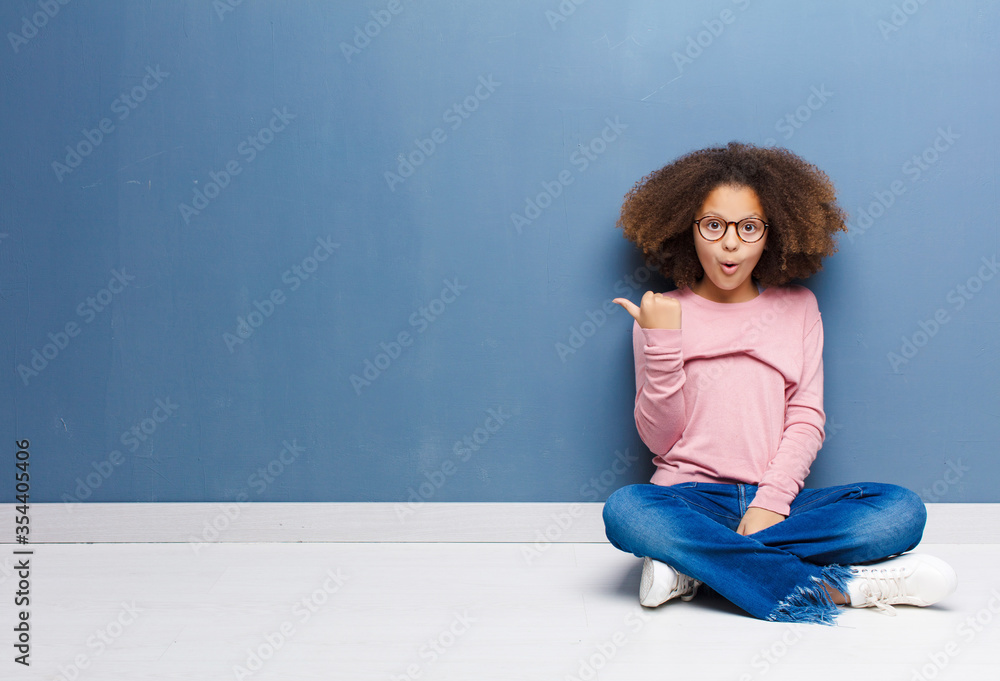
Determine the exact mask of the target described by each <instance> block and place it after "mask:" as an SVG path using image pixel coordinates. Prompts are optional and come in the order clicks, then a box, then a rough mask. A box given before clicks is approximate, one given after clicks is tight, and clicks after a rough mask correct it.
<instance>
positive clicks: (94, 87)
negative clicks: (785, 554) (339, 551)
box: [0, 0, 1000, 506]
mask: <svg viewBox="0 0 1000 681" xmlns="http://www.w3.org/2000/svg"><path fill="white" fill-rule="evenodd" d="M46 8H47V11H46ZM998 25H1000V8H998V5H997V4H996V3H992V2H987V1H986V0H979V1H977V0H962V1H960V2H951V3H947V4H946V3H940V2H929V3H921V2H917V0H908V1H907V2H901V3H900V2H895V3H894V2H887V1H883V2H868V1H864V2H863V1H862V0H851V1H849V2H839V3H827V2H818V1H810V2H798V3H780V4H779V5H778V6H776V5H775V4H774V3H764V2H758V1H757V0H734V1H729V0H716V1H714V2H694V1H686V2H670V3H663V2H653V1H639V0H630V1H628V2H615V3H611V2H598V1H597V0H589V1H588V2H582V3H580V4H574V3H573V2H571V1H570V0H564V1H563V2H562V3H559V2H557V1H556V0H551V1H549V2H499V1H496V2H482V1H480V2H419V3H418V2H411V1H410V0H398V1H397V0H392V1H388V0H387V1H381V0H379V1H376V2H355V3H347V2H313V1H306V0H299V1H295V2H291V1H286V2H280V1H277V0H275V1H270V2H266V1H262V0H256V1H254V2H250V1H249V0H248V1H246V2H242V3H237V2H235V0H216V1H215V2H209V1H208V0H205V1H203V2H194V1H187V2H162V3H155V2H126V1H124V0H114V1H108V2H100V3H86V2H82V1H81V0H75V1H69V2H65V3H63V2H59V1H57V0H51V1H50V2H48V3H46V2H37V1H36V2H20V1H19V2H8V3H4V4H3V6H2V8H0V29H2V30H3V33H4V35H5V41H4V45H2V46H0V54H2V55H3V56H2V57H0V84H2V90H3V96H2V99H0V117H2V121H3V131H4V134H3V135H2V136H0V173H2V177H0V192H2V195H0V234H2V237H0V299H2V300H0V314H2V323H3V328H4V335H3V339H4V342H3V343H2V344H0V352H2V362H3V366H4V367H6V372H7V378H6V379H5V380H4V381H3V383H2V395H0V399H2V412H0V425H2V432H3V433H4V434H5V438H4V447H5V448H7V449H8V450H9V451H11V452H12V453H13V450H14V444H13V443H14V440H15V439H17V440H22V439H27V440H29V441H30V452H31V459H30V461H31V468H30V470H31V473H32V478H31V485H32V486H31V495H32V496H31V498H32V500H33V501H40V502H56V501H222V500H235V499H248V500H253V501H396V502H405V501H407V500H410V501H411V502H412V503H413V505H414V506H415V505H416V503H417V502H419V501H424V500H430V501H471V500H482V501H571V500H580V501H598V500H603V499H604V498H606V496H607V494H608V493H609V492H610V491H611V490H612V489H614V488H617V487H619V486H621V485H624V484H626V483H629V482H644V481H647V480H648V477H649V475H650V474H651V472H652V465H651V463H650V455H649V452H648V450H647V449H646V448H645V447H644V445H643V444H642V442H641V441H640V439H639V437H638V435H637V434H636V430H635V424H634V421H633V417H632V406H633V399H634V376H633V364H632V346H631V328H632V320H631V318H630V317H629V316H628V315H627V314H626V313H625V312H624V310H621V309H620V308H618V307H617V306H611V304H610V302H609V301H610V299H611V298H614V297H617V296H619V295H625V296H627V297H629V298H631V299H632V300H633V301H636V302H638V300H639V298H640V297H641V294H642V293H643V292H644V291H645V290H646V289H647V288H652V289H656V290H666V289H667V288H669V285H668V284H667V283H666V282H664V281H663V280H662V279H661V278H659V277H658V276H653V277H649V276H648V271H647V270H645V269H644V265H643V262H642V259H641V258H640V257H639V255H638V253H637V251H636V249H635V248H634V246H633V245H632V244H631V243H629V242H627V241H626V240H625V239H624V238H623V237H622V234H621V231H620V230H617V229H615V227H614V223H615V220H616V218H617V215H618V210H619V207H620V205H621V200H622V198H623V196H624V194H625V193H626V192H627V191H628V190H629V189H630V188H631V186H632V185H633V184H634V183H635V182H636V180H638V179H639V178H640V177H642V176H643V175H645V174H647V173H648V172H650V171H652V170H654V169H656V168H658V167H660V166H662V165H664V164H665V163H667V162H668V161H670V160H671V159H673V158H675V157H676V156H678V155H679V154H682V153H685V152H687V151H690V150H692V149H696V148H701V147H704V146H707V145H711V144H722V143H725V142H727V141H729V140H732V139H739V140H745V141H750V142H754V143H758V144H778V145H782V146H787V147H789V148H791V149H792V150H794V151H795V152H797V153H799V154H801V155H802V156H804V157H805V158H806V159H808V160H810V161H811V162H813V163H815V164H817V165H818V166H820V167H821V168H823V169H825V170H826V171H827V172H828V173H829V175H830V176H831V178H832V179H833V180H834V182H835V184H836V186H837V188H838V190H839V192H840V197H841V201H842V204H843V206H844V207H845V209H847V210H848V211H849V212H850V213H851V233H850V234H849V235H843V236H842V237H841V240H840V252H839V253H837V254H836V255H835V256H833V257H832V258H831V259H830V260H828V261H827V264H826V266H825V269H824V270H823V271H822V272H821V273H820V274H819V275H817V276H815V277H813V278H811V279H810V280H808V281H807V282H804V283H805V284H806V285H808V286H809V287H810V288H811V289H812V290H813V291H814V292H815V293H816V295H817V297H818V299H819V303H820V309H821V310H822V313H823V318H824V322H825V331H826V348H825V353H824V358H825V365H826V410H827V414H828V424H827V427H828V439H827V443H826V444H825V446H824V448H823V450H822V451H821V453H820V456H819V459H818V461H817V463H816V465H815V466H814V469H813V474H812V475H811V477H810V479H809V480H808V484H810V485H812V486H818V485H827V484H837V483H843V482H848V481H855V480H883V481H889V482H896V483H899V484H904V485H907V486H909V487H911V488H913V489H914V490H917V491H919V492H921V494H922V495H923V496H924V498H925V500H927V501H969V502H988V501H993V502H995V501H1000V497H998V493H997V491H996V485H995V484H994V480H995V479H996V477H997V474H998V473H1000V463H998V458H997V456H996V455H997V453H998V450H1000V400H998V378H1000V364H998V361H1000V359H998V358H1000V276H997V272H996V264H995V263H996V259H997V253H998V236H997V235H998V227H997V219H996V216H997V212H998V205H997V178H996V175H997V165H996V159H997V157H998V152H1000V148H998V139H997V136H998V132H997V130H998V128H997V125H996V111H997V109H998V108H1000V95H998V91H997V88H996V83H997V82H998V76H1000V73H998V71H1000V59H998V49H997V44H998V43H997V37H998V36H997V28H998ZM515 215H520V218H514V217H513V216H515ZM608 309H610V312H605V310H608ZM577 334H579V335H577ZM560 344H564V345H565V347H566V348H570V349H571V350H572V352H569V353H566V352H563V353H560ZM892 353H894V354H895V356H894V355H893V354H892ZM6 460H7V461H11V460H12V457H11V456H8V457H7V458H6ZM616 460H618V461H619V462H620V463H618V464H615V463H614V462H615V461H616ZM5 468H6V472H4V473H2V474H0V492H2V493H3V498H4V500H6V501H10V500H12V497H13V491H14V483H13V476H14V470H13V467H12V466H11V465H8V466H6V467H5Z"/></svg>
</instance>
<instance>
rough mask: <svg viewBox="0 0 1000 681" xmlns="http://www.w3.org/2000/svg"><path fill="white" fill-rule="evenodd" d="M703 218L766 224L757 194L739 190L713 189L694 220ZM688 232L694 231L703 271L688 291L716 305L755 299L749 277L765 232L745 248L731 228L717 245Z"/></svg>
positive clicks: (760, 250) (746, 244)
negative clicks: (716, 303) (743, 220)
mask: <svg viewBox="0 0 1000 681" xmlns="http://www.w3.org/2000/svg"><path fill="white" fill-rule="evenodd" d="M706 215H714V216H716V217H718V218H721V219H722V220H726V221H727V222H739V221H740V220H742V219H744V218H760V219H761V220H763V221H764V222H767V216H766V215H764V209H763V208H762V207H761V205H760V200H759V199H758V198H757V192H755V191H754V190H753V189H750V188H749V187H741V186H732V185H720V186H718V187H716V188H715V189H713V190H712V191H711V192H710V193H709V194H708V196H707V197H706V198H705V202H704V203H703V204H702V205H701V209H700V210H699V211H698V214H697V215H696V216H695V219H696V220H698V219H700V218H703V217H705V216H706ZM691 229H693V230H694V247H695V251H696V252H697V253H698V260H699V261H700V262H701V266H702V268H703V269H704V270H705V276H703V277H702V278H701V279H699V280H698V282H697V283H696V284H695V285H694V286H692V287H691V290H692V291H694V292H695V293H697V294H698V295H700V296H701V297H702V298H708V299H709V300H714V301H715V302H718V303H742V302H746V301H748V300H752V299H754V298H756V297H757V295H758V294H757V288H756V287H755V286H754V283H753V280H752V279H751V277H750V275H751V274H752V273H753V268H754V267H756V266H757V261H759V260H760V256H761V254H762V253H763V252H764V244H765V243H767V230H765V231H764V236H763V237H761V239H760V240H759V241H756V242H754V243H751V244H748V243H744V242H743V241H742V240H741V239H740V238H739V237H738V236H737V235H736V226H735V225H730V226H727V227H726V228H725V229H726V232H725V234H724V235H723V237H722V238H721V239H719V240H718V241H708V240H706V239H705V237H703V236H702V235H701V232H700V231H699V229H698V227H697V226H695V225H692V226H691Z"/></svg>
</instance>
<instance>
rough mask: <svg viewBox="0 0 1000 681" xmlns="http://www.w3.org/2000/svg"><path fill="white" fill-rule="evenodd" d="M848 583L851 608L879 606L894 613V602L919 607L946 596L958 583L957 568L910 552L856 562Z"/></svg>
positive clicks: (888, 612) (890, 613) (933, 558)
mask: <svg viewBox="0 0 1000 681" xmlns="http://www.w3.org/2000/svg"><path fill="white" fill-rule="evenodd" d="M851 572H852V573H854V577H853V578H851V580H850V581H848V583H847V587H848V594H850V596H851V607H854V608H868V607H872V606H874V607H876V608H878V609H879V610H881V611H882V612H884V613H886V614H889V615H895V614H896V610H895V608H893V607H892V606H893V605H916V606H920V607H924V606H928V605H931V604H933V603H937V602H938V601H940V600H941V599H943V598H947V597H948V596H950V595H951V594H952V593H953V592H954V591H955V587H956V586H958V577H957V576H956V575H955V570H954V569H952V567H951V566H950V565H948V563H946V562H944V561H943V560H941V559H940V558H935V557H934V556H928V555H924V554H920V553H907V554H904V555H902V556H898V557H896V558H891V559H889V560H884V561H882V562H880V563H874V564H872V565H853V566H851Z"/></svg>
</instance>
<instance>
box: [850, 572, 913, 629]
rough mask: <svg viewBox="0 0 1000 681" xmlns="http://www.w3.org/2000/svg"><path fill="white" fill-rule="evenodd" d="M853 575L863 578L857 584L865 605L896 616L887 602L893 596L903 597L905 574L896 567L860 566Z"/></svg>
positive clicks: (893, 609)
mask: <svg viewBox="0 0 1000 681" xmlns="http://www.w3.org/2000/svg"><path fill="white" fill-rule="evenodd" d="M854 574H855V576H856V577H857V578H858V579H860V580H863V581H862V583H861V584H860V585H859V589H860V590H861V593H862V594H864V597H865V605H866V606H867V605H874V606H875V607H876V608H878V609H879V610H880V611H881V612H884V613H885V614H887V615H892V616H893V617H895V616H896V609H895V608H894V607H892V605H890V604H889V601H890V600H891V599H894V598H900V597H902V598H905V597H906V595H907V593H906V582H905V580H906V575H904V574H903V571H902V570H900V569H898V568H888V569H887V568H860V569H856V570H854Z"/></svg>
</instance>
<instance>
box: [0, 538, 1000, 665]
mask: <svg viewBox="0 0 1000 681" xmlns="http://www.w3.org/2000/svg"><path fill="white" fill-rule="evenodd" d="M15 548H16V547H14V546H11V545H7V546H5V547H3V549H2V550H3V552H4V553H5V554H6V555H5V556H4V557H3V558H2V559H0V562H7V561H8V557H11V556H12V551H13V550H14V549H15ZM31 548H32V549H33V550H34V554H33V556H32V557H31V558H32V561H31V575H30V582H31V586H30V589H31V607H30V613H31V615H30V624H31V641H30V646H31V666H30V667H27V668H26V667H23V666H21V665H18V664H15V663H14V662H13V657H14V653H13V652H12V651H13V647H12V646H13V644H14V640H13V632H12V629H13V626H14V625H15V624H16V619H15V618H16V614H15V610H16V608H14V607H12V605H11V604H12V603H13V594H14V591H15V589H16V586H17V582H18V578H17V577H16V576H15V575H13V574H10V573H9V572H5V573H4V575H3V580H2V582H0V584H2V593H0V598H2V601H3V603H4V605H3V608H2V610H0V612H2V621H0V631H2V632H3V633H2V635H0V650H3V651H4V652H3V659H0V679H18V680H21V679H24V680H26V681H27V680H29V679H45V680H46V681H50V680H52V679H67V680H72V679H80V680H81V681H82V680H84V679H102V680H103V679H108V680H111V679H115V680H117V679H122V680H128V681H142V680H145V679H245V678H252V679H256V680H260V681H263V680H265V679H281V680H292V679H323V680H324V681H325V680H331V679H350V680H352V681H353V680H361V679H378V680H380V681H392V680H398V681H405V680H411V679H420V680H421V681H431V680H434V679H463V680H464V679H470V680H472V679H476V680H479V679H484V680H485V679H498V680H503V681H518V680H528V679H539V680H546V681H564V680H568V679H579V680H581V681H589V680H592V679H600V680H602V681H607V680H622V681H624V680H628V681H635V680H637V679H727V680H732V681H750V680H751V679H762V678H765V679H775V680H777V679H796V680H798V679H838V680H840V679H899V680H900V681H913V680H918V679H931V678H935V679H963V680H964V679H976V680H978V679H996V678H998V672H1000V581H998V577H997V575H998V571H997V570H996V567H995V566H996V565H997V562H996V561H997V560H998V559H1000V545H997V544H981V545H970V544H937V545H921V546H920V547H919V548H918V551H917V552H924V553H932V554H934V555H937V556H940V557H942V558H944V559H945V560H947V561H949V562H950V563H951V564H952V565H953V566H954V567H955V569H956V571H957V572H958V575H959V587H958V591H957V592H956V593H955V594H954V595H953V596H952V597H951V598H949V599H948V600H947V601H946V602H944V603H942V604H939V605H938V606H933V607H930V608H912V607H899V608H897V610H896V612H897V615H896V616H895V617H890V616H886V615H883V614H880V613H879V612H877V611H875V610H874V609H865V610H850V609H845V610H842V614H841V616H840V618H839V624H838V626H836V627H824V626H820V625H789V624H781V623H768V622H762V621H758V620H755V619H752V618H750V617H749V616H747V615H744V614H742V613H741V612H740V611H739V610H737V609H736V608H735V607H734V606H732V605H730V604H728V603H727V602H726V601H724V600H723V599H721V598H720V597H718V596H715V595H712V594H708V595H702V594H699V596H698V597H696V598H695V600H693V601H691V602H689V603H684V602H679V601H672V602H670V603H667V604H665V605H664V606H662V607H660V608H657V609H652V610H650V609H644V608H642V607H641V606H639V605H638V601H637V591H638V583H639V574H640V567H641V561H640V559H638V558H635V557H634V556H630V555H626V554H624V553H622V552H620V551H618V550H616V549H615V548H613V547H612V546H610V545H609V544H593V543H588V544H583V543H580V544H570V543H566V544H553V545H551V546H550V547H548V548H547V549H546V550H544V551H542V552H537V550H536V549H535V548H534V547H533V546H532V545H529V544H508V543H243V544H240V543H227V544H212V545H207V546H204V547H203V548H201V549H200V550H198V551H197V553H196V551H195V549H193V548H192V545H190V544H185V543H174V544H166V543H159V544H35V545H32V546H31ZM8 565H9V563H8ZM977 618H978V619H977ZM253 652H256V654H257V655H259V656H260V657H262V658H266V659H263V660H261V659H255V656H253V655H252V653H253ZM595 670H596V671H595Z"/></svg>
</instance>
